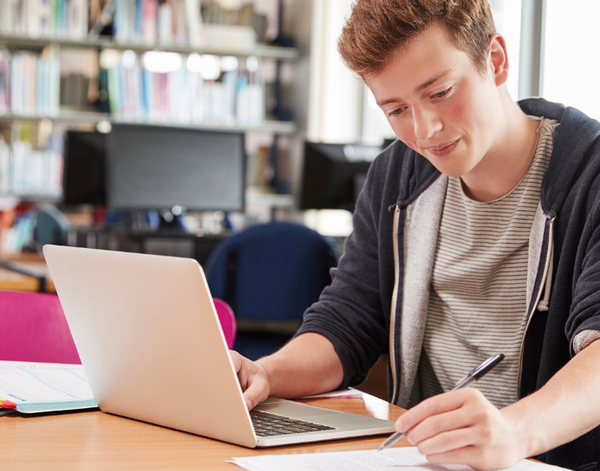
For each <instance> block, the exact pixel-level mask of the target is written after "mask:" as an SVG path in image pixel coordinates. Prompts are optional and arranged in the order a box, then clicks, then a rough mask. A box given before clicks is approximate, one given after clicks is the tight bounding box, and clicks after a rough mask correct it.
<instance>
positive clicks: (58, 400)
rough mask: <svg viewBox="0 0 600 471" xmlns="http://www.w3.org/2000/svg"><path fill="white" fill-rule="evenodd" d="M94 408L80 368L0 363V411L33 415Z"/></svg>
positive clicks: (29, 363) (90, 391)
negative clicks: (9, 410)
mask: <svg viewBox="0 0 600 471" xmlns="http://www.w3.org/2000/svg"><path fill="white" fill-rule="evenodd" d="M95 407H98V404H97V403H96V401H95V399H94V396H93V394H92V390H91V389H90V385H89V383H88V380H87V377H86V376H85V372H84V370H83V366H81V365H67V364H59V363H35V362H22V361H0V409H13V410H16V411H17V412H22V413H25V414H33V413H41V412H58V411H69V410H80V409H91V408H95Z"/></svg>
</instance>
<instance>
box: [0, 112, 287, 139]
mask: <svg viewBox="0 0 600 471" xmlns="http://www.w3.org/2000/svg"><path fill="white" fill-rule="evenodd" d="M42 120H48V121H52V122H55V123H65V124H98V123H100V122H102V121H109V122H111V123H136V124H148V125H160V126H174V127H178V128H188V129H201V130H210V131H232V132H240V131H241V132H266V133H273V134H280V135H288V134H294V133H295V132H296V125H295V123H293V122H292V121H276V120H265V121H263V122H262V123H260V124H235V123H233V124H211V123H173V122H168V121H152V120H140V119H124V118H117V117H114V116H112V115H111V114H109V113H94V112H89V111H60V112H59V113H58V114H56V115H39V114H16V113H4V114H0V122H11V121H42Z"/></svg>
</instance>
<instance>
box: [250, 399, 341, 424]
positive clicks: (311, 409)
mask: <svg viewBox="0 0 600 471" xmlns="http://www.w3.org/2000/svg"><path fill="white" fill-rule="evenodd" d="M255 409H256V410H259V411H263V412H270V413H271V414H280V415H285V416H288V417H295V418H299V419H302V418H305V417H309V416H310V417H314V416H318V415H331V414H339V413H340V412H339V411H334V410H331V409H324V408H323V407H315V406H310V405H308V404H302V403H300V402H294V401H288V400H286V399H278V398H274V397H269V398H267V399H266V400H265V402H261V403H260V404H259V405H258V406H256V408H255Z"/></svg>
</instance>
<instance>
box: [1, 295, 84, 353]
mask: <svg viewBox="0 0 600 471" xmlns="http://www.w3.org/2000/svg"><path fill="white" fill-rule="evenodd" d="M0 325H1V326H2V329H0V331H1V332H3V334H1V335H0V360H12V361H38V362H45V363H77V364H79V363H81V360H80V359H79V355H78V354H77V349H76V348H75V344H74V343H73V337H72V336H71V331H70V330H69V326H68V325H67V321H66V319H65V315H64V314H63V310H62V307H61V305H60V301H59V300H58V296H56V295H54V294H45V293H28V292H16V291H0Z"/></svg>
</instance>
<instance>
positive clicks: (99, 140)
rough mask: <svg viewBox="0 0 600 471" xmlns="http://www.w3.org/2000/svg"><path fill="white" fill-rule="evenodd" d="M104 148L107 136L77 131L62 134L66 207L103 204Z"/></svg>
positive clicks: (104, 187)
mask: <svg viewBox="0 0 600 471" xmlns="http://www.w3.org/2000/svg"><path fill="white" fill-rule="evenodd" d="M105 148H106V134H101V133H99V132H90V131H77V130H70V131H67V132H66V133H65V144H64V153H63V155H64V158H63V198H62V201H63V203H64V204H65V205H69V206H70V205H79V204H90V205H94V206H105V205H106V186H105V172H104V153H105Z"/></svg>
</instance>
